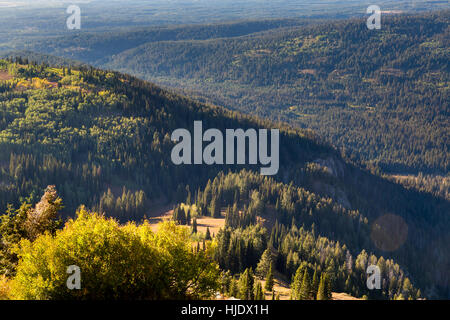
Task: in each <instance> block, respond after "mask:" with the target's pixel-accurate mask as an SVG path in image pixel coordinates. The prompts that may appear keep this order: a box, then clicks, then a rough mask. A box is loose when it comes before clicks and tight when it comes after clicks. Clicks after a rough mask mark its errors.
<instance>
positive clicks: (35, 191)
mask: <svg viewBox="0 0 450 320" xmlns="http://www.w3.org/2000/svg"><path fill="white" fill-rule="evenodd" d="M0 70H1V71H0V76H1V78H2V81H1V84H0V146H1V150H2V153H1V154H0V165H1V172H0V178H1V184H0V208H1V210H2V211H5V210H6V209H7V204H8V203H10V204H13V206H14V207H17V206H18V205H19V204H20V203H21V202H23V201H27V202H30V203H35V202H36V201H37V197H38V196H39V195H40V194H41V193H42V190H43V189H44V188H45V187H46V186H47V185H55V186H56V189H57V190H58V191H59V193H60V194H61V196H62V198H63V199H64V204H65V209H64V213H65V216H72V215H73V212H74V211H75V209H76V208H77V207H79V206H80V205H81V204H84V205H86V206H88V207H89V208H93V209H94V210H98V211H100V212H106V213H107V214H108V215H110V216H113V217H116V218H118V219H120V220H121V221H123V222H125V221H129V220H135V221H139V220H140V219H142V218H143V217H144V215H145V214H146V213H147V210H148V208H149V207H150V206H152V205H154V203H155V202H156V201H161V200H163V201H165V202H167V203H172V204H178V203H181V202H185V201H186V199H187V198H190V199H191V201H192V202H195V203H196V204H197V206H198V208H202V209H201V210H203V211H204V212H203V213H207V212H210V213H211V215H212V216H214V215H215V212H216V211H217V210H218V209H220V208H222V209H224V210H225V209H227V208H232V207H233V206H234V204H236V206H237V209H238V211H242V213H243V215H241V214H237V215H236V211H233V212H234V213H233V212H231V211H230V214H229V216H228V218H229V221H228V223H227V228H226V229H225V230H224V231H223V233H222V234H220V235H217V239H218V240H217V241H218V243H219V247H221V248H226V246H227V242H226V241H227V240H226V239H227V237H230V238H232V239H236V241H238V242H239V241H241V240H242V241H244V242H243V245H244V244H245V245H246V248H247V244H248V243H247V242H246V241H245V239H253V240H255V241H256V242H255V243H260V244H261V243H266V244H267V243H268V242H270V243H272V246H273V247H274V248H278V249H277V250H278V252H279V259H280V260H279V268H280V271H282V272H285V273H286V274H288V275H289V274H292V273H293V271H295V270H294V268H295V266H301V264H302V263H303V262H304V263H305V265H304V267H306V268H312V267H314V266H316V267H320V268H324V269H323V270H329V271H330V273H333V274H334V279H335V280H334V281H335V285H336V286H337V287H338V288H340V289H342V290H343V289H345V290H347V293H349V294H354V295H355V296H358V297H360V296H361V295H362V294H366V291H367V289H364V287H365V283H364V281H363V282H361V279H360V277H362V276H363V275H364V271H365V268H364V266H366V265H367V263H368V261H370V260H374V259H375V260H374V261H375V263H381V262H380V261H383V263H382V265H384V266H385V267H386V268H387V269H386V270H391V271H392V272H390V271H389V272H388V274H390V276H389V278H388V280H387V282H386V283H385V284H384V291H383V292H382V293H380V295H381V297H383V298H399V297H400V296H401V297H403V298H407V297H413V298H414V297H416V295H417V292H416V289H414V288H413V287H412V286H411V282H412V283H413V284H414V286H415V287H416V288H420V289H421V291H422V294H423V295H424V296H425V297H448V294H449V292H448V290H449V286H448V284H449V277H448V276H449V275H448V263H449V257H450V256H449V254H448V246H447V244H448V235H449V228H450V223H449V216H448V212H450V210H449V203H448V201H445V200H443V199H439V198H434V197H433V196H431V195H430V194H424V193H420V192H416V191H414V190H406V189H405V188H403V187H402V186H400V185H398V184H395V183H393V182H390V181H388V180H385V179H383V178H380V177H379V176H376V175H373V174H371V173H370V172H368V171H366V170H363V169H361V168H359V167H357V166H355V165H354V164H352V163H349V162H346V160H345V159H343V158H342V157H341V156H340V153H339V152H338V151H337V150H335V149H334V148H332V147H330V146H329V145H327V144H326V143H323V142H321V141H320V140H319V139H317V137H315V136H314V135H312V134H311V133H310V132H308V131H304V130H300V129H295V128H292V127H290V126H288V125H285V124H282V123H274V122H270V121H267V120H261V119H259V118H256V117H253V116H247V115H244V114H241V113H238V112H232V111H229V110H226V109H223V108H220V107H217V106H214V105H211V104H205V103H200V102H196V101H194V100H192V99H190V98H187V97H184V96H181V95H179V94H176V93H173V92H171V91H168V90H165V89H161V88H160V87H158V86H156V85H154V84H151V83H148V82H145V81H143V80H139V79H137V78H134V77H132V76H129V75H125V74H120V73H117V72H111V71H103V70H100V69H95V68H92V67H87V66H81V67H67V66H66V67H58V66H48V65H46V64H36V63H30V62H28V61H26V60H24V59H20V58H19V59H18V60H16V62H12V61H6V60H3V61H1V64H0ZM194 120H202V121H204V123H205V124H207V126H208V127H210V128H218V129H220V130H225V129H227V128H243V129H246V128H279V129H280V170H279V172H278V174H277V175H276V176H274V177H271V178H267V177H263V176H260V175H259V172H258V171H259V170H258V171H256V170H255V167H253V166H251V165H247V166H243V165H235V166H229V167H224V166H221V165H211V166H188V165H187V166H175V165H174V164H173V163H172V162H171V160H170V153H171V149H172V147H173V145H174V143H173V142H172V141H171V139H170V135H171V133H172V132H173V130H175V129H177V128H188V129H190V130H192V127H193V122H194ZM212 196H213V197H212ZM261 204H262V205H263V207H264V208H265V209H261V208H262V207H261ZM230 210H231V209H230ZM219 212H220V211H219ZM268 215H269V216H272V217H275V218H272V219H273V220H276V221H273V228H272V230H266V229H265V228H263V227H261V226H260V225H259V224H257V223H255V222H254V220H253V219H255V218H256V217H261V218H264V217H266V218H267V216H268ZM233 217H234V218H233ZM264 230H266V231H264ZM271 232H272V234H273V236H270V233H271ZM267 233H268V234H267ZM389 235H397V236H389ZM240 239H241V240H240ZM289 239H290V240H289ZM306 239H308V241H311V245H310V246H306V247H303V249H301V248H302V246H301V245H300V243H303V242H304V241H305V240H306ZM253 240H252V241H253ZM261 241H263V242H261ZM264 241H266V242H264ZM246 243H247V244H246ZM282 243H285V244H282ZM299 246H300V247H299ZM251 247H252V248H253V249H251V250H254V253H255V254H256V255H246V256H245V260H242V263H244V262H245V261H246V262H245V263H244V265H240V264H239V263H238V264H236V265H226V264H225V265H224V264H223V263H222V262H220V261H224V260H223V258H224V256H223V255H222V253H223V251H218V253H217V257H216V258H217V260H218V261H219V264H221V266H222V267H223V268H225V269H229V270H234V272H242V271H243V269H242V267H243V266H253V265H254V264H255V263H257V262H258V259H259V257H260V256H259V255H260V254H261V253H262V251H264V246H259V247H254V246H253V244H251ZM233 250H234V249H233ZM233 250H232V251H231V252H235V254H234V255H233V256H234V257H236V259H239V254H238V251H233ZM236 250H238V249H237V248H236ZM249 250H250V249H249ZM221 252H222V253H221ZM249 252H250V251H249ZM294 252H297V253H296V254H297V258H295V259H294V258H293V257H292V255H293V254H294ZM347 252H348V254H347ZM368 253H369V254H368ZM370 253H373V254H374V255H373V257H374V258H372V256H371V254H370ZM321 254H322V258H321ZM326 256H327V257H329V259H325V257H326ZM349 256H351V257H352V258H348V257H349ZM381 256H383V257H384V258H383V260H381ZM358 257H359V258H358ZM324 259H325V260H324ZM348 259H350V260H351V261H353V262H349V260H348ZM390 259H395V261H396V262H395V263H394V262H393V261H392V260H390ZM225 261H228V260H225ZM236 261H238V260H236ZM288 261H290V262H289V263H288ZM361 261H364V262H361ZM345 263H347V265H348V266H349V267H348V269H345V267H344V266H345ZM397 263H398V264H399V265H400V266H401V269H400V267H399V265H398V264H397ZM357 266H359V267H357ZM341 268H344V269H341ZM358 268H359V269H358ZM358 270H359V271H358ZM400 270H401V271H400ZM394 278H395V281H394V280H393V279H394ZM347 279H348V281H349V282H348V283H347V284H346V280H347ZM358 279H359V280H358ZM406 279H408V280H406ZM410 279H411V281H410ZM391 285H392V288H391V287H390V286H391ZM364 290H365V291H364ZM340 291H341V290H340ZM369 294H370V293H369Z"/></svg>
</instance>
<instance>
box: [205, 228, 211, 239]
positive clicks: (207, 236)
mask: <svg viewBox="0 0 450 320" xmlns="http://www.w3.org/2000/svg"><path fill="white" fill-rule="evenodd" d="M205 240H211V232H210V231H209V227H207V228H206V234H205Z"/></svg>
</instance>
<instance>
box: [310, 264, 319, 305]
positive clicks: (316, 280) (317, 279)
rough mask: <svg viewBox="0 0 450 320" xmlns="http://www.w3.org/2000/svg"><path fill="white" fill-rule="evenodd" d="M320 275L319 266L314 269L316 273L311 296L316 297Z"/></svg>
mask: <svg viewBox="0 0 450 320" xmlns="http://www.w3.org/2000/svg"><path fill="white" fill-rule="evenodd" d="M319 281H320V279H319V275H318V274H317V268H315V269H314V275H313V280H312V288H311V297H313V299H316V296H317V291H318V290H319Z"/></svg>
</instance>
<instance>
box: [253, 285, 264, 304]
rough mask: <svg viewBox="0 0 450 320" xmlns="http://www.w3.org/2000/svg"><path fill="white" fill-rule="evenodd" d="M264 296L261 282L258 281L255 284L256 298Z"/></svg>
mask: <svg viewBox="0 0 450 320" xmlns="http://www.w3.org/2000/svg"><path fill="white" fill-rule="evenodd" d="M264 298H265V297H264V292H263V289H262V286H261V282H259V281H258V282H257V283H256V285H255V300H264Z"/></svg>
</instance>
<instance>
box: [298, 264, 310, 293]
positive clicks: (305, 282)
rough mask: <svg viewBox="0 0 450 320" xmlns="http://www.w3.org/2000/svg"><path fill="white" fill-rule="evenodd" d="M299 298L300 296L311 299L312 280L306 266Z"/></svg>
mask: <svg viewBox="0 0 450 320" xmlns="http://www.w3.org/2000/svg"><path fill="white" fill-rule="evenodd" d="M299 298H300V300H309V299H311V280H310V278H309V273H308V270H307V269H306V268H305V271H304V273H303V282H302V286H301V288H300V294H299Z"/></svg>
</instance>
